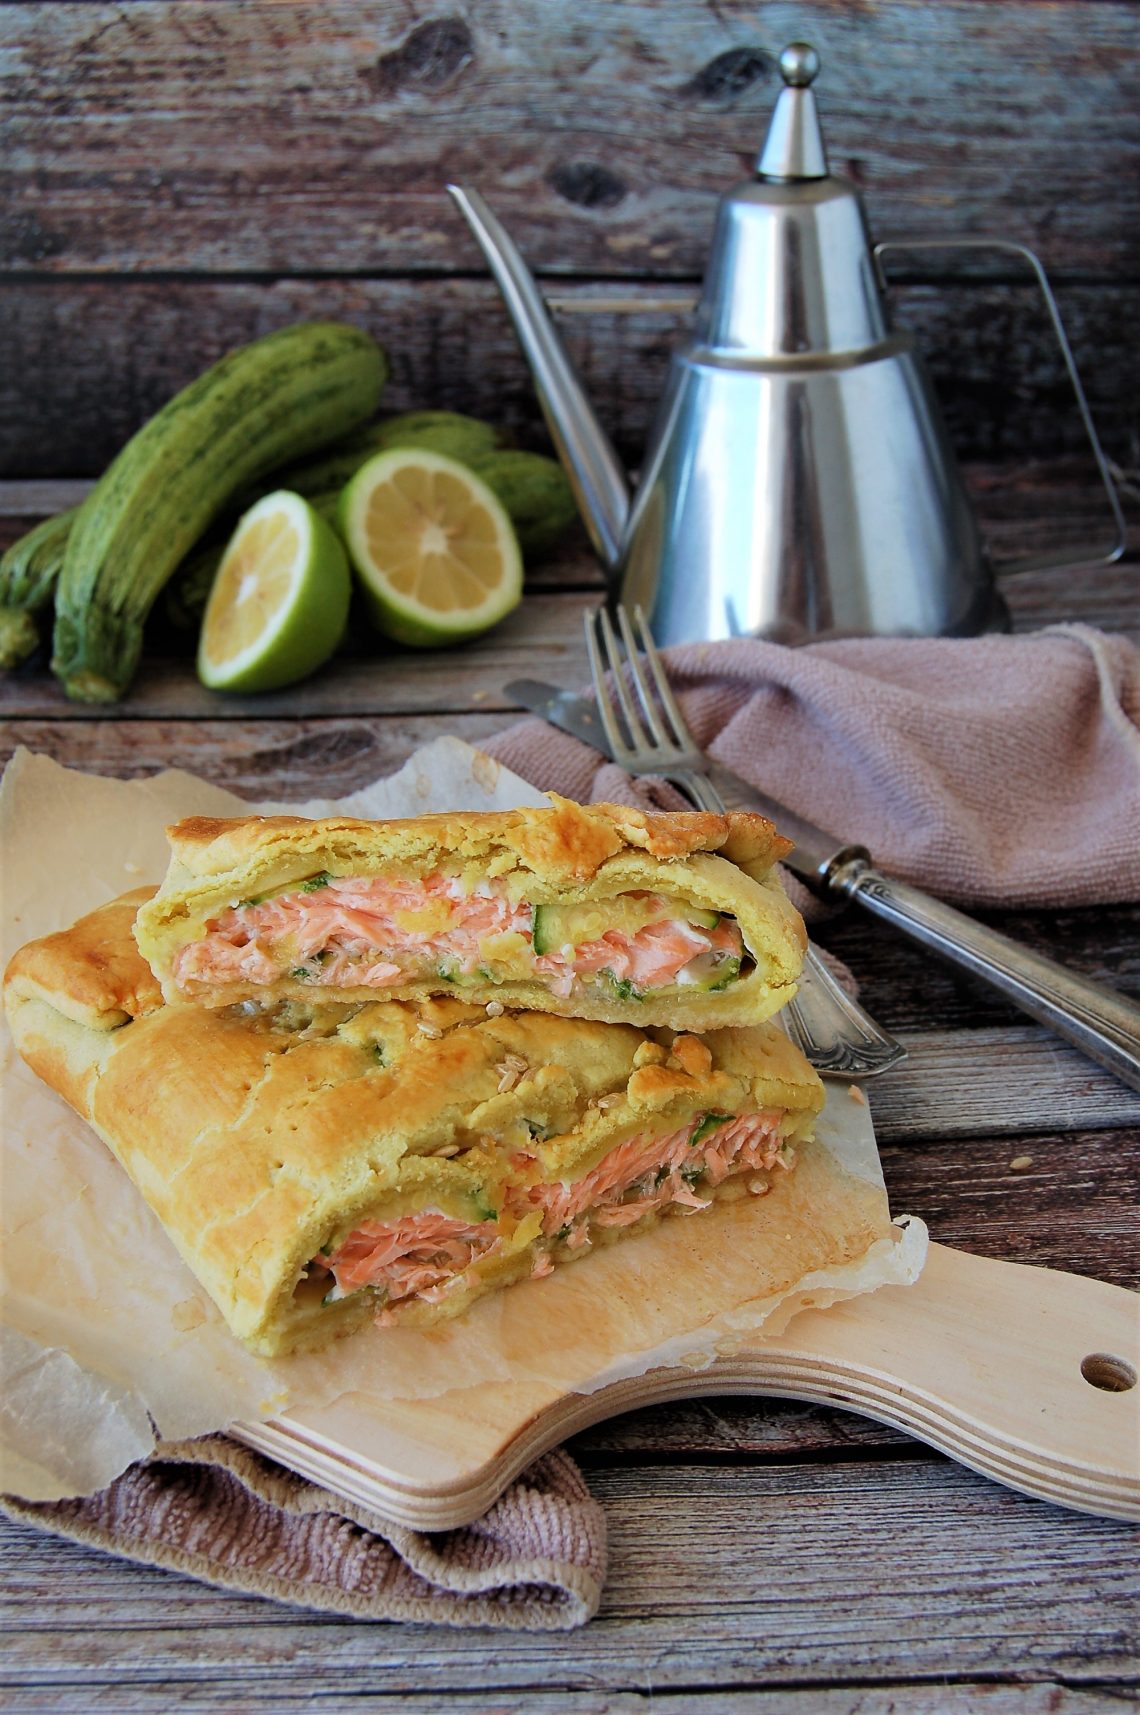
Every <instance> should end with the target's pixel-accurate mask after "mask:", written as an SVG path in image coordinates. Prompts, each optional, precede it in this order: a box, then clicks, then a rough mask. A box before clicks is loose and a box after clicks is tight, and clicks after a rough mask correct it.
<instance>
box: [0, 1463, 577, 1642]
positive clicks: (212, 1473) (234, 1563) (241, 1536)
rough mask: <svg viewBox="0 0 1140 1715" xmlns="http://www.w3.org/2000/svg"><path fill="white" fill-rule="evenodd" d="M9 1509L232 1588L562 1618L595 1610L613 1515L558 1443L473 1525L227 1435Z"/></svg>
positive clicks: (427, 1612)
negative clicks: (310, 1473)
mask: <svg viewBox="0 0 1140 1715" xmlns="http://www.w3.org/2000/svg"><path fill="white" fill-rule="evenodd" d="M0 1508H2V1509H3V1511H5V1512H6V1513H7V1514H8V1515H9V1517H11V1518H14V1519H20V1520H23V1521H24V1522H26V1523H28V1524H34V1525H37V1526H38V1527H39V1528H40V1529H42V1530H50V1531H53V1532H54V1533H55V1534H56V1535H58V1536H67V1537H71V1538H73V1539H74V1540H75V1541H78V1542H85V1543H88V1544H90V1545H91V1546H92V1547H94V1548H101V1549H106V1550H108V1551H109V1552H110V1553H112V1554H121V1555H125V1556H126V1557H127V1558H128V1559H131V1560H138V1561H142V1562H144V1563H145V1564H147V1565H151V1566H163V1567H167V1568H168V1569H170V1570H171V1571H175V1572H185V1573H189V1574H190V1575H191V1576H192V1577H195V1578H202V1579H205V1580H206V1581H207V1582H208V1583H210V1584H217V1585H220V1586H221V1587H222V1588H223V1589H227V1590H240V1591H243V1592H244V1593H246V1594H248V1595H255V1596H272V1597H274V1598H276V1599H277V1600H278V1601H282V1602H296V1603H299V1604H301V1605H302V1606H304V1607H307V1608H325V1609H330V1610H332V1611H333V1612H334V1613H338V1614H347V1615H352V1616H354V1617H355V1618H357V1619H362V1620H420V1621H428V1622H434V1623H435V1624H437V1625H449V1626H503V1627H508V1628H510V1629H513V1630H516V1631H564V1630H567V1629H569V1628H570V1627H573V1626H580V1625H582V1624H584V1622H585V1621H586V1620H588V1619H589V1618H590V1617H591V1615H592V1614H593V1613H594V1612H595V1611H596V1609H597V1606H598V1600H599V1597H600V1595H601V1590H602V1583H603V1581H604V1578H605V1571H606V1526H605V1515H604V1514H603V1512H602V1509H601V1507H600V1506H599V1504H598V1503H597V1501H595V1500H594V1499H593V1498H592V1497H591V1495H590V1493H589V1490H588V1489H587V1488H586V1485H585V1483H584V1482H583V1481H582V1478H581V1476H580V1474H579V1472H578V1469H577V1467H576V1465H575V1464H574V1463H573V1461H572V1460H571V1459H570V1458H568V1457H567V1455H566V1454H565V1453H561V1452H558V1453H547V1454H545V1455H544V1456H543V1457H542V1458H541V1459H537V1460H536V1461H535V1463H534V1464H533V1465H532V1466H531V1467H530V1468H529V1470H527V1471H524V1472H523V1473H522V1475H521V1476H520V1477H518V1478H516V1480H515V1481H514V1482H513V1483H512V1484H511V1485H510V1487H509V1488H508V1489H507V1490H506V1492H505V1493H504V1494H503V1495H501V1496H500V1498H499V1499H498V1500H497V1501H496V1502H495V1504H494V1506H493V1507H491V1508H490V1509H489V1511H488V1512H486V1513H485V1514H484V1516H483V1517H482V1518H481V1519H477V1520H476V1521H475V1523H474V1524H470V1525H467V1526H465V1527H463V1528H462V1529H459V1530H449V1531H443V1532H439V1533H434V1534H432V1535H430V1536H428V1535H425V1534H423V1533H422V1532H420V1531H414V1530H406V1529H404V1528H403V1527H402V1526H400V1525H393V1524H388V1523H387V1522H386V1521H384V1520H382V1519H380V1518H378V1517H377V1516H376V1515H375V1514H374V1513H370V1512H368V1511H367V1510H366V1509H365V1508H363V1507H357V1506H353V1505H352V1504H350V1503H349V1502H347V1501H343V1500H341V1499H340V1498H339V1497H338V1496H336V1495H332V1494H330V1493H329V1492H328V1490H327V1489H322V1488H319V1487H317V1486H316V1485H315V1484H313V1483H309V1482H306V1481H305V1479H304V1478H302V1477H295V1476H293V1475H292V1474H291V1473H290V1472H288V1471H284V1470H282V1469H281V1468H280V1467H279V1466H276V1465H273V1464H271V1463H270V1462H269V1461H268V1460H266V1459H263V1458H261V1457H260V1455H258V1454H257V1453H252V1452H250V1451H248V1449H246V1448H244V1447H241V1446H239V1445H238V1444H237V1443H236V1442H234V1441H229V1440H227V1439H226V1438H225V1437H224V1436H221V1435H209V1436H203V1437H202V1439H201V1440H198V1441H182V1442H175V1443H167V1444H166V1445H164V1446H162V1447H160V1448H159V1450H158V1451H157V1452H156V1453H155V1454H154V1455H153V1456H152V1457H151V1458H150V1459H148V1460H146V1461H144V1462H143V1463H141V1464H138V1465H133V1466H131V1468H130V1469H129V1470H127V1471H124V1473H123V1475H122V1476H121V1477H119V1478H118V1479H117V1480H116V1481H115V1482H113V1483H112V1484H111V1485H110V1487H109V1488H106V1489H103V1490H101V1491H100V1492H99V1493H98V1494H95V1495H87V1496H81V1497H79V1498H78V1499H76V1500H67V1501H54V1502H51V1503H35V1502H31V1501H21V1500H14V1499H13V1498H12V1497H11V1496H5V1497H3V1499H2V1500H0Z"/></svg>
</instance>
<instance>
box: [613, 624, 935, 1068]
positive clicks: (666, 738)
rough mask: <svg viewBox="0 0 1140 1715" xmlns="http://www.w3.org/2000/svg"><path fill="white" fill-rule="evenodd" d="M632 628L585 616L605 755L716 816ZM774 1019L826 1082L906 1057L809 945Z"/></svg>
mask: <svg viewBox="0 0 1140 1715" xmlns="http://www.w3.org/2000/svg"><path fill="white" fill-rule="evenodd" d="M634 621H635V623H636V626H637V635H636V637H635V635H634V629H633V626H632V625H631V624H630V620H629V616H628V614H627V613H626V610H625V609H624V608H619V609H618V625H619V627H620V630H621V647H619V645H618V639H617V633H616V632H615V630H614V627H613V622H612V621H611V619H610V616H609V614H608V613H607V612H606V610H605V608H604V607H603V608H599V609H598V610H597V612H596V613H594V614H587V615H586V649H587V651H588V653H589V657H590V672H591V674H592V676H593V681H594V695H595V696H596V698H597V703H598V716H599V718H600V720H601V723H602V729H603V731H604V732H605V735H606V742H607V744H608V746H609V749H610V753H611V755H612V756H613V759H614V761H615V762H616V763H617V764H618V766H619V768H624V769H625V771H626V773H627V774H658V775H660V776H661V777H662V778H663V779H665V780H669V781H671V782H672V783H673V785H674V786H676V787H678V788H679V789H680V791H682V792H683V793H684V794H685V796H686V797H687V798H691V799H692V801H693V803H694V804H696V805H697V807H698V809H701V810H714V811H717V812H721V811H723V810H724V808H725V803H724V799H723V798H722V797H721V795H720V793H719V792H718V791H717V789H716V787H715V786H714V785H713V783H712V781H711V780H710V779H709V777H708V773H707V763H706V761H705V757H704V754H703V752H702V751H701V750H700V749H699V748H698V746H697V743H696V740H695V739H694V738H693V735H692V733H691V732H690V731H689V728H688V726H687V725H686V722H685V717H684V715H683V714H682V713H681V709H680V706H679V705H678V703H677V699H676V697H675V696H674V695H673V692H672V690H671V688H670V685H669V681H668V679H667V677H666V675H665V669H664V667H663V666H662V664H661V658H660V656H659V655H658V653H657V647H656V645H655V643H654V641H653V638H652V636H651V635H650V631H649V627H648V626H647V624H646V623H645V616H644V614H643V613H642V611H641V609H640V607H637V608H635V609H634ZM642 657H644V659H645V663H646V665H647V666H648V669H649V675H648V677H647V675H646V672H645V668H644V667H643V666H642ZM607 674H608V675H609V676H610V678H612V681H613V687H614V691H615V692H616V696H617V704H616V706H615V702H614V698H613V696H611V694H610V689H609V684H608V682H607ZM627 674H628V678H627ZM630 680H632V682H633V687H634V691H635V692H636V695H634V694H633V693H632V692H631V690H630V685H629V681H630ZM651 681H652V683H651ZM619 710H620V718H619ZM781 1017H782V1019H784V1020H785V1021H786V1024H787V1027H788V1034H789V1035H790V1036H791V1038H792V1040H793V1041H794V1042H796V1043H797V1045H798V1046H799V1047H800V1048H801V1049H802V1050H803V1052H804V1054H805V1055H806V1056H807V1058H808V1059H809V1060H810V1061H811V1063H812V1065H813V1066H814V1067H815V1068H816V1070H817V1071H818V1072H822V1073H824V1074H825V1075H829V1076H832V1077H837V1078H873V1077H875V1076H876V1075H877V1074H878V1073H880V1072H885V1071H887V1070H888V1069H889V1068H890V1067H891V1066H895V1065H897V1064H898V1062H899V1061H900V1060H902V1059H904V1058H905V1057H906V1049H905V1048H904V1047H903V1046H902V1044H901V1043H900V1042H898V1041H897V1040H896V1039H895V1038H894V1037H893V1036H890V1035H888V1033H887V1032H886V1031H885V1030H883V1029H882V1027H881V1026H880V1025H878V1024H876V1023H875V1020H874V1019H873V1018H872V1017H871V1016H870V1014H869V1013H867V1012H865V1011H864V1010H863V1008H862V1007H861V1006H860V1005H859V1003H858V1001H855V1000H852V998H851V996H850V995H849V994H847V993H846V991H845V990H844V989H843V988H842V987H841V986H840V985H839V983H838V982H836V980H835V978H834V977H833V976H832V974H831V972H830V971H829V970H828V968H827V966H826V965H825V964H824V962H823V960H822V959H821V958H820V957H819V955H818V953H817V952H816V951H815V949H814V948H813V947H812V946H810V945H809V947H808V951H807V958H806V960H805V962H804V969H803V974H802V976H801V978H800V986H799V990H798V993H797V994H796V997H795V999H794V1000H792V1001H790V1002H789V1003H788V1006H787V1007H786V1008H785V1010H784V1012H783V1013H782V1014H781Z"/></svg>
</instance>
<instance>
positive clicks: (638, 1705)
mask: <svg viewBox="0 0 1140 1715" xmlns="http://www.w3.org/2000/svg"><path fill="white" fill-rule="evenodd" d="M366 1695H367V1707H368V1708H369V1709H376V1710H378V1711H381V1712H383V1711H385V1710H388V1709H392V1708H396V1709H398V1710H399V1715H449V1712H450V1711H452V1710H454V1711H456V1712H457V1715H466V1712H468V1711H470V1715H511V1711H512V1709H514V1708H517V1707H518V1705H515V1704H508V1703H507V1702H505V1701H504V1694H503V1693H501V1692H478V1691H470V1690H459V1691H442V1692H439V1693H434V1694H432V1695H431V1696H430V1697H426V1698H425V1697H424V1696H423V1695H421V1694H420V1693H419V1692H416V1691H411V1692H407V1691H396V1692H388V1691H386V1690H384V1688H383V1686H382V1685H376V1684H370V1685H369V1686H368V1690H367V1694H366ZM232 1699H233V1686H232V1683H231V1682H230V1680H229V1679H228V1678H227V1679H221V1680H217V1681H215V1682H214V1683H212V1684H211V1683H208V1682H207V1683H201V1684H196V1685H185V1684H178V1683H175V1684H170V1683H167V1684H161V1685H130V1686H115V1687H114V1688H113V1690H109V1691H108V1692H107V1694H106V1695H104V1693H103V1691H102V1690H101V1689H100V1688H97V1687H93V1686H91V1685H90V1684H89V1683H88V1682H86V1681H85V1682H82V1683H81V1684H78V1685H55V1686H53V1687H52V1688H51V1690H46V1689H42V1688H39V1689H37V1688H32V1687H29V1688H25V1687H23V1686H21V1687H19V1688H18V1689H16V1690H14V1691H13V1692H11V1693H9V1699H8V1702H7V1709H8V1715H40V1711H48V1710H50V1711H51V1712H52V1715H92V1712H93V1711H99V1710H105V1709H111V1708H113V1709H114V1710H115V1711H116V1715H152V1712H154V1711H159V1712H164V1711H167V1710H178V1711H179V1712H180V1715H233V1712H234V1710H235V1709H236V1708H237V1707H238V1705H236V1704H235V1703H234V1702H233V1700H232ZM318 1699H319V1700H318ZM363 1706H364V1705H363V1704H362V1701H361V1694H360V1693H347V1694H346V1693H343V1692H341V1691H338V1690H337V1689H336V1688H330V1689H329V1690H328V1691H321V1692H320V1693H319V1694H317V1698H315V1697H314V1694H313V1693H312V1692H311V1691H310V1690H307V1689H305V1688H303V1687H301V1686H298V1687H297V1688H296V1689H292V1688H289V1689H283V1688H282V1686H281V1684H280V1682H279V1681H274V1682H273V1683H272V1684H266V1685H250V1686H248V1687H244V1686H243V1688H242V1696H241V1704H240V1708H241V1709H242V1710H243V1711H247V1710H259V1709H263V1708H268V1709H272V1710H274V1711H281V1712H282V1715H291V1712H292V1711H294V1710H306V1709H307V1710H315V1709H319V1710H320V1715H360V1710H361V1708H362V1707H363ZM1120 1709H1121V1696H1120V1695H1119V1694H1114V1693H1111V1692H1101V1691H1097V1690H1085V1689H1072V1688H1070V1687H1068V1686H1063V1685H1059V1684H1057V1683H1056V1682H1054V1681H1046V1682H1040V1681H1039V1682H1036V1683H1034V1684H1030V1685H1026V1684H1020V1683H1018V1684H1013V1685H994V1684H992V1683H991V1682H989V1681H986V1682H982V1683H978V1684H973V1685H948V1684H946V1683H943V1684H941V1685H939V1686H938V1687H937V1688H936V1689H934V1690H933V1691H932V1689H931V1688H930V1687H929V1686H925V1685H918V1686H894V1685H892V1686H891V1687H890V1688H889V1689H884V1688H881V1687H878V1686H867V1685H857V1686H850V1687H845V1688H842V1689H839V1688H837V1689H835V1690H819V1689H813V1690H811V1691H725V1690H721V1691H714V1692H701V1691H693V1690H692V1688H691V1687H685V1688H684V1689H683V1690H680V1691H675V1692H674V1691H669V1690H665V1691H656V1692H654V1691H639V1690H629V1691H618V1692H616V1693H614V1692H609V1691H579V1690H577V1689H570V1688H569V1687H564V1688H559V1689H557V1690H553V1691H550V1690H536V1689H531V1688H529V1687H528V1688H527V1692H526V1711H527V1715H653V1712H654V1711H658V1712H660V1711H662V1710H677V1711H689V1710H691V1711H693V1712H694V1715H1120Z"/></svg>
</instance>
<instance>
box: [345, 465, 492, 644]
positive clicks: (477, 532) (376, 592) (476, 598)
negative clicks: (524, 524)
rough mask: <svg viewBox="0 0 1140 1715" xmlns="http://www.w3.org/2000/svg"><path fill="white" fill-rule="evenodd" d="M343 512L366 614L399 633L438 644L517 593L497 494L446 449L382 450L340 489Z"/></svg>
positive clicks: (480, 626) (400, 637)
mask: <svg viewBox="0 0 1140 1715" xmlns="http://www.w3.org/2000/svg"><path fill="white" fill-rule="evenodd" d="M339 521H340V527H341V534H342V535H343V537H344V539H345V541H346V543H347V544H348V552H349V557H350V559H351V560H352V563H353V566H354V567H355V568H356V571H357V574H358V576H359V579H360V583H361V585H362V586H363V589H364V593H365V596H366V597H367V600H368V606H369V609H370V611H371V614H372V618H373V620H374V621H375V624H376V626H377V628H378V629H379V630H380V631H382V632H383V633H384V635H385V636H386V637H393V638H395V639H396V641H397V642H399V643H409V644H411V645H412V646H413V647H414V648H417V649H436V648H439V646H440V645H441V644H446V643H459V642H461V641H462V640H463V639H464V638H467V637H476V636H478V634H479V633H480V632H481V631H486V630H487V629H488V628H489V627H490V626H492V625H496V624H497V623H498V621H499V620H500V619H502V618H503V617H504V615H506V614H508V613H510V611H511V609H512V608H513V607H517V606H518V603H519V601H520V600H521V599H522V575H523V574H522V556H521V554H520V553H519V545H518V540H517V538H516V536H515V532H514V527H513V525H512V524H511V521H510V518H509V517H508V516H507V513H506V512H505V510H504V509H503V505H502V502H501V501H500V500H499V499H498V497H497V496H496V495H495V494H493V493H492V491H491V490H490V489H489V488H488V487H487V484H486V483H485V482H482V481H480V479H479V478H478V477H477V476H476V475H475V474H474V472H473V471H470V470H468V468H467V466H466V465H462V464H458V463H457V462H456V461H455V459H451V458H446V457H445V456H444V455H443V453H431V452H426V451H424V450H422V449H420V448H418V447H392V448H391V449H390V450H389V451H388V452H383V453H378V454H377V455H376V457H375V458H373V459H369V461H368V463H367V464H366V465H362V466H361V468H360V470H358V471H357V473H356V475H355V476H354V477H353V479H352V481H351V482H350V483H349V484H348V487H347V488H346V489H345V490H344V493H343V494H342V495H341V498H340V508H339Z"/></svg>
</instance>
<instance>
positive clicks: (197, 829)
mask: <svg viewBox="0 0 1140 1715" xmlns="http://www.w3.org/2000/svg"><path fill="white" fill-rule="evenodd" d="M168 833H169V838H170V842H171V847H172V853H173V855H172V860H171V865H170V869H169V872H168V874H167V877H166V880H165V881H164V883H163V885H162V887H161V888H160V890H159V892H158V895H157V897H156V898H155V899H154V901H153V902H152V903H151V904H150V905H147V906H145V907H144V908H143V910H142V911H141V912H140V913H139V918H138V924H137V928H136V934H137V938H138V943H139V946H140V948H141V950H142V952H143V954H144V955H145V957H146V958H147V959H148V960H149V961H150V963H151V966H152V968H153V970H154V972H155V975H156V976H157V977H158V979H159V981H160V982H161V984H162V989H163V993H164V994H165V996H166V999H167V1001H168V1002H171V1003H174V1002H177V1001H181V1000H193V1001H197V1002H199V1003H201V1004H204V1005H206V1006H229V1005H232V1004H233V1003H234V1002H235V1001H241V1000H254V1001H260V1002H264V1003H270V1004H272V1003H276V1002H277V1001H279V1000H281V999H293V1000H302V999H307V998H309V999H311V998H313V997H314V996H319V997H321V998H323V999H325V1000H354V1001H362V1000H377V999H392V1000H411V999H417V998H423V997H425V996H427V995H431V994H454V995H456V996H458V997H460V998H462V999H465V1000H474V1001H481V1002H486V1001H488V1000H498V1001H500V1002H501V1003H502V1004H503V1005H505V1006H509V1007H521V1008H525V1009H527V1010H528V1011H539V1012H551V1013H558V1014H561V1015H563V1016H567V1017H575V1018H594V1019H600V1020H602V1021H604V1022H609V1023H636V1024H640V1025H651V1024H668V1025H672V1026H675V1027H676V1028H682V1027H690V1028H695V1029H701V1028H709V1027H714V1026H721V1025H727V1024H753V1023H758V1022H760V1021H761V1020H763V1019H765V1018H767V1017H769V1016H770V1015H771V1014H772V1013H774V1012H775V1011H776V1010H777V1009H778V1008H779V1007H781V1006H782V1005H783V1004H784V1003H785V1002H786V1001H787V1000H789V999H790V998H791V997H792V995H793V994H794V993H795V984H796V978H797V975H798V973H799V971H800V968H801V965H802V961H803V953H804V947H805V940H804V929H803V923H802V920H801V919H800V917H799V914H798V912H797V911H796V910H795V909H794V907H793V906H792V905H791V904H790V902H789V900H788V899H787V897H786V895H785V894H784V892H783V889H782V887H781V885H780V882H779V879H778V876H777V874H776V871H775V868H774V866H775V863H776V861H777V859H778V858H780V857H781V856H783V854H784V853H785V852H786V851H787V850H788V849H789V846H788V842H787V841H785V840H783V839H781V838H780V836H779V835H778V834H777V833H776V831H775V829H774V828H773V827H772V824H771V823H770V822H768V821H766V820H765V819H764V817H762V816H756V815H749V814H739V813H733V814H726V815H719V816H718V815H710V814H706V813H703V812H701V813H699V812H691V813H685V814H677V815H667V814H655V815H647V814H644V813H643V812H641V811H637V810H628V809H624V808H622V807H620V806H618V805H612V804H611V805H606V804H601V805H598V804H595V805H591V806H590V807H588V808H584V807H582V806H581V805H578V804H573V803H570V802H569V801H568V800H566V799H561V798H553V799H552V803H551V806H550V808H548V809H547V808H544V809H541V810H514V811H505V812H495V813H483V814H478V815H458V814H451V815H435V816H423V817H420V818H418V819H410V820H406V821H390V822H361V821H352V820H348V819H345V818H342V817H337V818H334V819H330V820H326V821H304V820H302V819H300V818H298V817H293V816H272V817H257V816H251V817H247V818H245V819H243V820H237V821H210V820H205V819H201V818H195V819H192V820H189V821H185V822H179V823H177V824H176V825H175V826H174V827H172V828H171V829H169V830H168Z"/></svg>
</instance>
